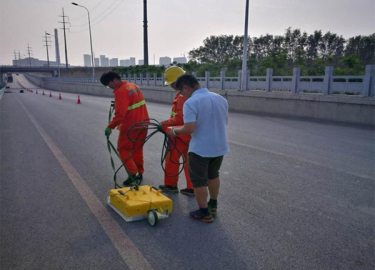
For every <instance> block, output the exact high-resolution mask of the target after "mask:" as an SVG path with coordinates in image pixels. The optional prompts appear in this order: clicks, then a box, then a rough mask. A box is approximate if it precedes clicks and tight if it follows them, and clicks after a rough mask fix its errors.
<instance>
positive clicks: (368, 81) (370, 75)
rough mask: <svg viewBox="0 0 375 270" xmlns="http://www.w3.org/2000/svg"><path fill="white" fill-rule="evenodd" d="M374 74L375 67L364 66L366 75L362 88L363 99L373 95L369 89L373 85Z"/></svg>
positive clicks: (372, 91) (372, 90)
mask: <svg viewBox="0 0 375 270" xmlns="http://www.w3.org/2000/svg"><path fill="white" fill-rule="evenodd" d="M374 73H375V65H367V66H366V75H365V78H364V80H363V86H362V96H363V97H371V96H373V95H374V90H375V89H371V88H372V86H373V85H375V84H374V79H375V78H374Z"/></svg>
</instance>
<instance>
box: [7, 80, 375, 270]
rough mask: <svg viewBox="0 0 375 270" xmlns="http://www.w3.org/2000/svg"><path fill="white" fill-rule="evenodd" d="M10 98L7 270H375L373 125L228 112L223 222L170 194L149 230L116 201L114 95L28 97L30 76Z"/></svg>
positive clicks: (150, 152) (158, 139)
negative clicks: (200, 215) (167, 207)
mask: <svg viewBox="0 0 375 270" xmlns="http://www.w3.org/2000/svg"><path fill="white" fill-rule="evenodd" d="M11 87H12V88H15V89H14V90H13V93H5V94H4V95H3V97H2V99H1V100H0V119H1V121H0V136H1V137H0V147H1V151H0V166H1V167H0V169H1V170H0V185H1V189H0V195H1V196H0V205H1V209H0V211H1V213H0V214H1V226H0V239H1V245H0V268H1V269H374V267H375V259H374V256H373V255H374V220H375V216H374V215H375V214H374V213H375V211H374V210H375V207H374V191H375V190H374V180H375V175H374V160H375V158H374V142H375V141H374V129H373V128H371V127H368V126H359V125H345V124H330V123H327V122H316V121H315V122H312V121H302V120H296V119H287V118H272V117H264V116H260V115H245V114H239V113H230V117H229V124H228V137H229V143H230V150H231V152H230V154H228V155H227V156H226V157H225V159H224V162H223V166H222V170H221V179H222V182H221V183H222V184H221V192H220V197H219V208H218V215H217V217H216V219H215V221H214V223H212V224H203V223H200V222H197V221H195V220H192V219H191V218H189V211H192V210H195V209H196V208H197V206H196V202H195V199H194V198H192V197H187V196H185V195H182V194H173V195H169V196H170V198H171V199H172V200H173V206H174V209H173V213H172V215H171V216H170V218H168V219H166V220H162V221H160V223H159V224H158V225H157V227H150V225H149V224H148V223H147V222H146V221H138V222H133V223H126V222H125V221H124V220H122V219H121V218H120V217H119V216H118V215H117V214H116V213H114V212H113V210H112V209H110V208H109V207H108V206H107V203H106V200H107V194H108V191H109V189H111V188H112V187H113V182H112V176H113V171H112V168H111V166H110V161H109V154H108V150H107V146H106V139H105V136H104V128H105V127H106V122H107V118H108V110H109V105H110V101H111V100H112V98H106V97H96V96H86V95H81V101H82V104H80V105H78V104H77V95H76V94H69V93H62V100H58V92H52V97H49V96H48V95H46V96H42V95H41V91H39V94H35V92H34V93H33V94H32V93H29V92H25V93H23V94H22V93H19V88H20V87H27V88H31V87H33V88H35V86H33V85H31V84H30V83H29V82H28V81H27V80H26V79H25V78H24V77H23V76H22V75H20V76H16V77H15V82H14V83H12V84H11ZM40 90H42V89H40ZM108 91H110V90H108ZM147 106H148V109H149V113H150V116H151V117H153V118H155V119H157V120H164V119H166V118H168V116H169V114H170V107H171V106H169V105H163V104H157V103H151V102H147ZM116 139H117V131H115V132H114V133H113V135H112V136H111V140H112V141H113V142H116ZM161 147H162V136H161V135H160V134H157V135H155V136H154V137H152V138H151V139H150V140H149V141H148V142H147V144H146V145H145V148H144V154H145V168H146V171H145V174H144V179H145V180H144V183H145V184H149V185H155V186H157V185H160V184H162V182H163V171H162V169H161V166H160V151H161ZM124 177H125V176H124V175H122V176H121V177H120V179H121V178H122V179H123V178H124ZM179 188H185V179H184V176H183V175H181V177H180V181H179Z"/></svg>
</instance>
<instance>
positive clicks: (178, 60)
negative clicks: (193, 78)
mask: <svg viewBox="0 0 375 270" xmlns="http://www.w3.org/2000/svg"><path fill="white" fill-rule="evenodd" d="M173 62H176V63H177V64H186V63H187V59H186V57H174V58H173Z"/></svg>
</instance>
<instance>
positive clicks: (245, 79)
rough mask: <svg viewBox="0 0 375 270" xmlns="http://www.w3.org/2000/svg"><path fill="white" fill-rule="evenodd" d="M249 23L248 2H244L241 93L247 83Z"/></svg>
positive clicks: (247, 0)
mask: <svg viewBox="0 0 375 270" xmlns="http://www.w3.org/2000/svg"><path fill="white" fill-rule="evenodd" d="M248 21H249V0H246V11H245V34H244V40H243V58H242V76H241V77H242V78H241V91H244V90H247V89H246V84H247V83H246V81H247V68H246V66H247V65H246V64H247V26H248Z"/></svg>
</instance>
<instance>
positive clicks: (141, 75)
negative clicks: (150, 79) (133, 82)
mask: <svg viewBox="0 0 375 270" xmlns="http://www.w3.org/2000/svg"><path fill="white" fill-rule="evenodd" d="M139 79H140V80H141V85H143V73H141V74H139Z"/></svg>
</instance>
